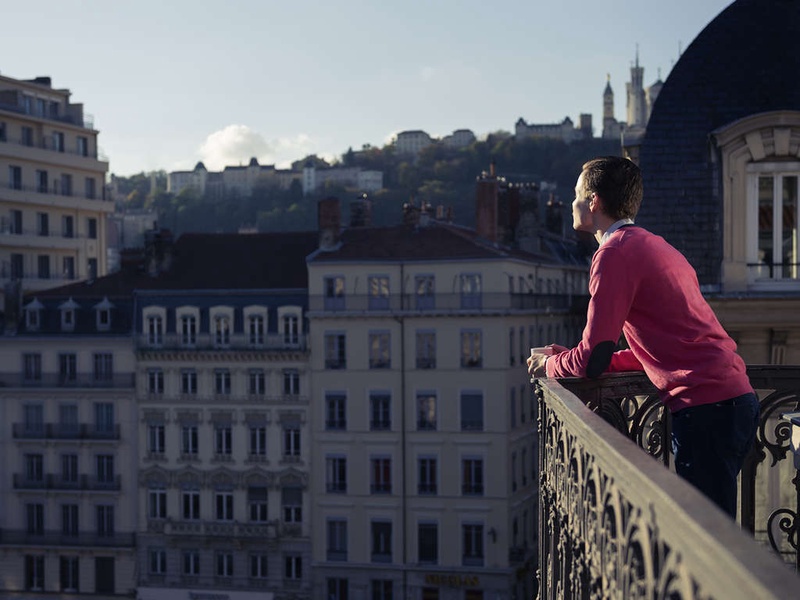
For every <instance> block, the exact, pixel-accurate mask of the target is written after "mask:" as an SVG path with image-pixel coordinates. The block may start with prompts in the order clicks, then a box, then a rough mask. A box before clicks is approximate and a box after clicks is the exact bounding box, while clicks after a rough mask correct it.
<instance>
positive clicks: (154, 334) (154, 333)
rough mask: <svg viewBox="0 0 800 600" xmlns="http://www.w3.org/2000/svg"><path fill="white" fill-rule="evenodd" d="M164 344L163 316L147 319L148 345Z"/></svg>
mask: <svg viewBox="0 0 800 600" xmlns="http://www.w3.org/2000/svg"><path fill="white" fill-rule="evenodd" d="M163 342H164V319H163V317H162V316H161V315H150V316H149V317H147V344H148V345H149V346H160V345H161V344H162V343H163Z"/></svg>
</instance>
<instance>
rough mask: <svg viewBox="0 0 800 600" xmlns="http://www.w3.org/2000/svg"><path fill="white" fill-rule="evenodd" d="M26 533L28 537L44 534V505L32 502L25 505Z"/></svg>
mask: <svg viewBox="0 0 800 600" xmlns="http://www.w3.org/2000/svg"><path fill="white" fill-rule="evenodd" d="M25 519H26V521H27V529H26V531H27V532H28V533H29V534H30V535H43V534H44V504H41V503H39V502H32V503H30V504H26V505H25Z"/></svg>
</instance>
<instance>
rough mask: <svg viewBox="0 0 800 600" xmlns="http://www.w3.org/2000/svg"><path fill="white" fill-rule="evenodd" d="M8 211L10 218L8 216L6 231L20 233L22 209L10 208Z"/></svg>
mask: <svg viewBox="0 0 800 600" xmlns="http://www.w3.org/2000/svg"><path fill="white" fill-rule="evenodd" d="M9 187H11V186H9ZM9 213H10V218H9V221H10V222H9V231H8V232H9V233H14V234H17V235H20V234H21V233H22V211H21V210H16V209H11V210H10V211H9Z"/></svg>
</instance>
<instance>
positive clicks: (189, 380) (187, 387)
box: [181, 369, 197, 396]
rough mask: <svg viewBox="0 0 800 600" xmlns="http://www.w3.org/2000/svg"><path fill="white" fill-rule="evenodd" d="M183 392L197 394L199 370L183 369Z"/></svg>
mask: <svg viewBox="0 0 800 600" xmlns="http://www.w3.org/2000/svg"><path fill="white" fill-rule="evenodd" d="M181 394H184V395H192V396H193V395H195V394H197V371H195V370H194V369H184V370H182V371H181Z"/></svg>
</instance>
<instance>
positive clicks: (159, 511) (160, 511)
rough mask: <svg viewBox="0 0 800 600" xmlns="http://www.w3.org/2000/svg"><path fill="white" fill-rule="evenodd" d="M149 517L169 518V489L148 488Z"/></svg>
mask: <svg viewBox="0 0 800 600" xmlns="http://www.w3.org/2000/svg"><path fill="white" fill-rule="evenodd" d="M147 517H148V518H149V519H166V518H167V490H163V489H155V490H148V492H147Z"/></svg>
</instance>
